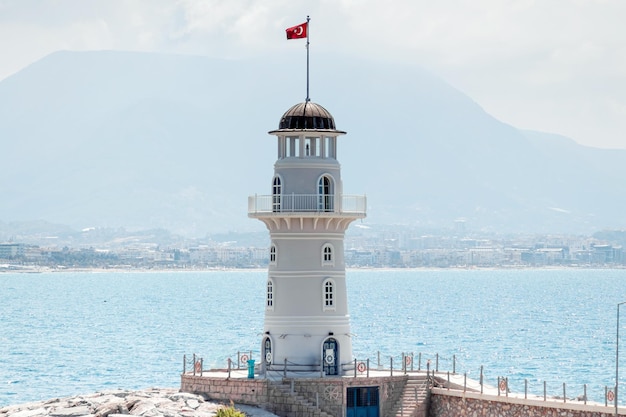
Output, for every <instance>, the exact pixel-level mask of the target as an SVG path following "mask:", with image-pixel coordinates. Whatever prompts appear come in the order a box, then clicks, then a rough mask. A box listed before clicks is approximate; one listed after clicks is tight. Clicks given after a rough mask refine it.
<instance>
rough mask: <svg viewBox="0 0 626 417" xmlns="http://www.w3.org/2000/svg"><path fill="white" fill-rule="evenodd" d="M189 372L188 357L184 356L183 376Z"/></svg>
mask: <svg viewBox="0 0 626 417" xmlns="http://www.w3.org/2000/svg"><path fill="white" fill-rule="evenodd" d="M186 372H187V355H186V354H185V355H183V375H184V374H185V373H186Z"/></svg>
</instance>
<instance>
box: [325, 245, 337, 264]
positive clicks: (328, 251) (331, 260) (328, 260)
mask: <svg viewBox="0 0 626 417" xmlns="http://www.w3.org/2000/svg"><path fill="white" fill-rule="evenodd" d="M334 264H335V257H334V255H333V245H331V244H330V243H327V244H325V245H324V246H322V266H333V265H334Z"/></svg>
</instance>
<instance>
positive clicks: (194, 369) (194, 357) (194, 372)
mask: <svg viewBox="0 0 626 417" xmlns="http://www.w3.org/2000/svg"><path fill="white" fill-rule="evenodd" d="M193 375H194V376H196V354H195V353H194V354H193Z"/></svg>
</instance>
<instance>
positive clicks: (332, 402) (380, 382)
mask: <svg viewBox="0 0 626 417" xmlns="http://www.w3.org/2000/svg"><path fill="white" fill-rule="evenodd" d="M407 379H408V377H407V376H406V375H403V376H397V377H391V376H390V377H375V378H373V377H372V378H363V377H359V378H338V379H335V378H332V379H331V378H315V379H294V380H293V381H294V391H295V392H297V393H298V394H300V395H302V396H304V397H305V398H307V399H308V400H309V401H310V402H311V403H313V404H319V408H320V409H321V410H322V411H324V412H325V413H328V414H330V415H332V416H343V415H344V414H345V410H346V407H347V403H348V402H347V399H346V398H345V395H346V392H347V390H348V388H352V387H379V397H380V398H379V399H380V402H379V403H380V406H381V415H382V416H384V415H387V413H388V412H389V411H390V410H391V408H392V407H393V405H394V404H395V402H396V401H397V400H398V398H399V397H400V395H401V394H402V390H403V389H404V386H405V385H406V381H407ZM285 382H287V383H290V381H289V380H285Z"/></svg>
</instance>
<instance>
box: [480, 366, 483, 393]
mask: <svg viewBox="0 0 626 417" xmlns="http://www.w3.org/2000/svg"><path fill="white" fill-rule="evenodd" d="M480 393H481V394H482V393H483V366H482V365H480Z"/></svg>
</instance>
